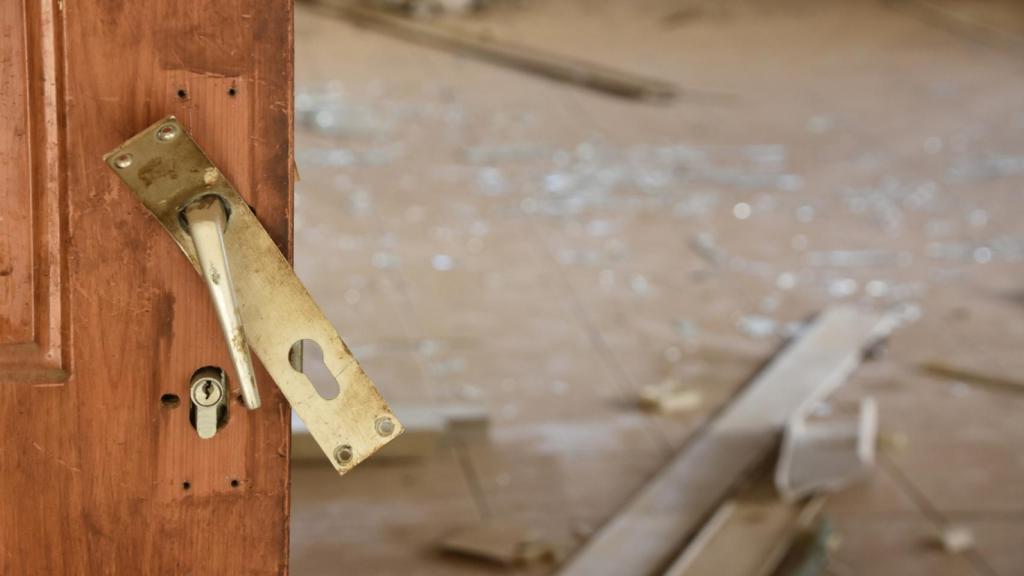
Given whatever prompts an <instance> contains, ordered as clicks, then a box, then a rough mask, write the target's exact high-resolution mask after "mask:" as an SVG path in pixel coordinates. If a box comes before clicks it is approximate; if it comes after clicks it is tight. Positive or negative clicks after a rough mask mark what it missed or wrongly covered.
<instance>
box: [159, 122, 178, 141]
mask: <svg viewBox="0 0 1024 576" xmlns="http://www.w3.org/2000/svg"><path fill="white" fill-rule="evenodd" d="M177 137H178V127H177V126H175V125H174V124H164V125H163V126H161V127H159V128H157V129H156V139H157V140H159V141H161V142H170V141H171V140H174V139H175V138H177Z"/></svg>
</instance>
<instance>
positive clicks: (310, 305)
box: [104, 116, 402, 474]
mask: <svg viewBox="0 0 1024 576" xmlns="http://www.w3.org/2000/svg"><path fill="white" fill-rule="evenodd" d="M168 127H170V128H168ZM161 128H163V129H165V130H167V129H176V130H177V133H176V135H175V136H174V137H173V138H170V139H167V140H161V139H159V138H157V131H158V130H159V129H161ZM125 154H130V155H131V160H130V163H128V162H126V161H125V160H124V158H125V156H124V155H125ZM119 159H120V160H121V161H120V164H122V165H123V164H128V165H127V166H125V167H120V166H119V162H118V161H119ZM104 160H105V161H106V162H107V164H108V165H109V166H110V167H111V169H113V170H114V172H116V173H117V175H118V176H120V178H121V179H122V180H123V181H124V182H125V184H127V185H128V187H129V188H131V190H132V191H133V192H134V193H135V195H136V196H137V197H138V198H139V200H140V201H141V202H142V203H143V205H145V206H146V208H148V209H149V210H150V212H152V213H153V215H154V216H155V217H156V218H157V220H159V221H160V223H161V224H162V225H163V227H164V228H165V229H166V230H167V232H168V233H169V234H170V235H171V236H172V237H173V238H174V240H175V241H176V242H177V243H178V246H179V247H180V248H181V250H182V252H184V254H185V256H186V257H187V258H188V259H189V260H190V261H191V262H192V264H193V266H195V267H196V271H197V272H200V269H199V263H198V259H197V257H196V253H195V248H194V246H193V244H192V240H191V238H190V237H189V235H188V232H186V231H185V229H184V228H183V227H182V224H181V219H180V218H179V212H180V210H181V207H182V206H184V205H186V204H188V203H189V202H190V201H192V200H194V199H196V198H198V197H201V196H204V195H208V194H216V195H217V196H220V197H221V198H222V199H223V200H224V201H225V203H226V205H227V207H228V211H229V213H230V214H229V218H228V225H227V228H226V230H225V231H224V245H225V247H226V250H227V255H228V262H229V265H230V268H231V273H232V276H233V279H234V284H235V291H236V295H237V298H238V308H239V313H240V314H241V318H242V324H243V325H244V327H245V333H246V335H247V337H248V340H249V345H250V346H251V348H252V350H253V351H255V352H256V355H257V356H259V358H260V360H261V361H262V362H263V365H264V366H265V367H266V369H267V371H268V372H269V373H270V376H271V377H272V378H273V379H274V381H275V383H277V385H278V387H279V388H280V389H281V391H282V392H283V393H284V395H285V397H286V398H287V399H288V402H289V403H290V404H291V406H292V409H294V410H295V412H296V413H297V414H298V415H299V417H300V418H301V419H302V421H303V422H305V424H306V426H307V427H308V428H309V431H310V433H311V434H312V436H313V438H314V439H315V440H316V441H317V443H318V444H319V445H320V447H321V448H322V449H323V451H324V453H325V454H326V455H327V458H328V459H329V460H330V461H331V464H332V465H333V466H334V467H335V469H336V470H337V471H338V472H339V473H340V474H343V473H345V472H346V471H348V470H350V469H351V468H352V467H353V466H355V465H356V464H358V463H359V462H361V461H362V460H364V459H366V458H367V457H369V456H370V455H371V454H373V453H374V452H376V451H377V450H378V449H380V448H381V447H382V446H383V445H384V444H386V443H387V442H389V441H390V440H392V439H394V438H395V437H397V436H398V435H399V434H401V432H402V427H401V424H399V423H398V420H397V418H395V416H394V414H392V412H391V410H390V409H389V408H388V406H387V403H385V401H384V399H383V398H382V397H381V395H380V393H379V392H378V391H377V389H376V387H375V386H374V385H373V382H371V381H370V378H369V377H368V376H367V375H366V373H365V372H363V369H362V368H361V367H360V366H359V363H358V362H357V361H356V359H355V358H354V357H353V356H352V354H351V352H349V349H348V347H347V346H346V345H345V343H344V342H343V341H342V339H341V337H340V336H339V335H338V333H337V331H335V329H334V327H333V326H332V325H331V323H330V322H329V321H328V320H327V318H326V317H325V316H324V314H323V312H321V311H320V308H319V307H318V306H317V304H316V302H314V301H313V299H312V297H311V296H310V295H309V293H308V292H307V291H306V288H305V287H304V286H303V285H302V283H301V282H300V281H299V279H298V278H297V277H296V276H295V273H294V272H293V271H292V268H291V266H290V265H289V263H288V261H287V260H286V259H285V257H284V256H283V255H282V254H281V252H280V250H278V248H277V246H276V245H275V244H274V241H273V239H271V237H270V235H269V234H267V231H266V230H265V229H264V228H263V226H262V224H260V222H259V220H257V218H256V216H255V215H254V214H253V213H252V210H250V208H249V206H248V205H247V204H246V203H245V201H244V200H243V199H242V197H241V196H239V194H238V192H236V191H235V189H234V187H233V186H232V185H231V183H230V182H228V181H227V179H226V178H225V177H224V175H223V174H222V173H221V172H220V170H218V169H217V167H216V166H214V165H213V164H212V163H211V162H210V160H209V159H208V158H207V157H206V155H205V154H204V153H203V152H202V150H200V149H199V146H198V145H197V144H196V143H195V141H193V140H192V138H191V137H190V136H189V135H188V133H187V132H186V131H185V128H184V126H182V125H181V124H180V123H179V122H178V121H177V119H176V118H174V117H173V116H168V117H167V118H165V119H163V120H161V121H160V122H157V123H155V124H153V125H152V126H150V127H149V128H146V129H145V130H143V131H142V132H140V133H139V134H136V135H135V136H133V137H132V138H131V139H129V140H128V141H127V142H125V143H124V144H122V145H121V146H119V147H118V148H116V149H115V150H113V151H111V152H109V153H108V154H106V155H105V156H104ZM304 339H309V340H314V341H316V342H317V344H319V346H320V348H321V350H323V351H324V363H325V364H326V365H327V368H328V369H329V370H330V372H331V374H333V375H334V377H335V379H336V380H337V382H338V385H339V387H340V393H339V394H338V395H337V396H336V397H335V398H333V399H331V400H326V399H324V398H323V397H321V396H320V395H319V394H318V393H317V391H316V390H315V389H314V387H313V385H312V383H311V382H310V381H309V379H308V378H307V377H306V375H305V374H303V373H302V372H299V371H297V370H295V369H294V368H293V367H292V365H291V363H290V361H289V351H290V350H291V349H292V346H293V345H294V344H295V343H296V342H299V341H301V340H304ZM382 419H390V420H391V422H393V423H394V425H393V427H391V426H386V425H385V426H379V425H378V422H379V421H382ZM378 429H381V430H383V431H390V434H388V435H387V436H385V435H383V434H382V433H380V432H378Z"/></svg>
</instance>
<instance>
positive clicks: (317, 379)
mask: <svg viewBox="0 0 1024 576" xmlns="http://www.w3.org/2000/svg"><path fill="white" fill-rule="evenodd" d="M301 344H302V370H299V371H300V372H302V373H303V374H305V375H306V378H309V381H310V382H311V383H312V384H313V388H314V389H316V393H317V394H319V395H320V397H321V398H323V399H324V400H333V399H335V398H337V397H338V394H340V393H341V385H340V384H338V380H337V379H335V377H334V375H333V374H332V373H331V371H330V369H328V368H327V364H326V363H324V352H323V350H321V349H320V345H319V344H317V343H316V341H315V340H309V339H306V340H303V341H302V342H301ZM292 366H295V362H292Z"/></svg>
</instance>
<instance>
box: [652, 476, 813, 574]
mask: <svg viewBox="0 0 1024 576" xmlns="http://www.w3.org/2000/svg"><path fill="white" fill-rule="evenodd" d="M758 483H759V484H760V485H761V486H755V487H754V488H753V490H754V491H759V492H762V493H761V494H760V495H759V496H754V497H751V496H749V495H746V494H744V495H741V496H739V497H737V498H734V499H731V500H729V501H728V502H725V503H724V504H722V505H721V506H720V507H719V508H718V510H716V511H715V515H714V516H712V518H711V520H710V521H708V523H707V524H705V525H704V527H703V528H702V529H701V531H700V533H699V534H698V535H697V536H696V537H695V538H694V540H693V542H692V543H691V544H690V545H689V546H687V547H686V550H685V551H683V553H682V554H681V555H680V556H679V558H677V559H676V561H675V562H673V563H672V566H671V567H669V569H668V570H667V571H666V572H665V574H664V576H768V575H770V574H774V573H775V569H776V567H778V565H779V564H780V563H781V562H782V560H783V558H785V557H786V554H787V552H788V551H789V550H790V548H791V547H792V546H793V545H794V544H795V543H796V542H797V541H798V540H799V539H800V537H801V536H803V535H804V534H805V533H807V532H809V531H811V530H812V529H813V528H814V524H815V523H816V522H817V520H818V518H819V516H820V513H821V509H822V504H823V503H824V500H823V498H822V497H817V498H812V499H811V500H808V501H805V502H791V501H785V500H782V499H781V498H779V497H778V495H776V494H773V493H771V491H770V487H771V478H770V476H769V475H767V474H766V475H764V477H763V478H761V479H760V481H759V482H758ZM764 487H768V488H769V490H767V491H766V490H764Z"/></svg>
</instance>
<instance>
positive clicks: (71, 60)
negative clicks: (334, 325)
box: [0, 0, 292, 575]
mask: <svg viewBox="0 0 1024 576" xmlns="http://www.w3.org/2000/svg"><path fill="white" fill-rule="evenodd" d="M291 82H292V43H291V4H290V2H287V1H283V0H246V1H237V0H236V1H227V2H225V1H214V0H207V1H201V0H191V1H184V2H172V1H170V0H166V1H159V2H157V1H153V2H125V3H116V2H108V1H99V0H76V1H74V2H71V1H61V2H52V3H48V2H42V3H33V2H27V1H24V2H23V1H22V0H0V104H2V106H0V182H2V186H3V188H2V191H0V218H2V219H3V222H2V225H0V574H4V575H15V574H32V575H35V574H90V575H92V574H159V573H166V574H214V573H218V574H280V573H284V572H285V571H286V565H287V549H288V546H287V534H288V530H287V528H288V527H287V519H288V453H289V449H290V446H289V410H288V407H287V404H285V402H284V400H283V397H282V396H281V394H280V393H279V391H278V389H277V387H276V386H275V385H274V384H273V382H272V381H271V380H270V379H269V378H268V377H267V376H266V373H265V372H264V371H263V370H262V369H261V368H259V369H258V384H259V388H260V393H261V395H262V397H263V406H262V407H261V408H260V409H259V410H256V411H247V410H245V409H244V407H242V406H241V404H240V403H239V402H236V401H233V402H232V403H231V409H230V410H231V415H230V420H229V422H228V424H227V426H226V427H225V428H223V429H222V430H221V431H220V432H219V433H218V434H217V435H216V437H214V438H213V439H211V440H200V439H199V437H198V436H197V435H196V432H195V430H194V429H193V428H192V426H191V424H190V423H189V400H188V387H189V380H190V377H191V375H192V373H193V372H194V371H195V370H196V369H198V368H200V367H203V366H208V365H213V366H220V367H223V368H224V369H225V370H226V371H227V373H228V375H229V378H231V379H234V371H233V368H232V364H231V362H230V359H229V357H228V355H227V350H226V346H225V344H224V340H223V336H222V334H221V332H220V328H219V326H218V324H217V321H216V317H215V314H214V310H213V307H212V304H211V302H210V300H209V297H208V296H207V294H206V289H205V286H204V285H203V283H202V281H201V279H200V278H199V277H198V276H197V275H196V273H195V271H194V269H193V268H192V267H191V265H190V264H189V263H188V262H187V260H186V259H185V258H184V257H183V256H182V255H181V253H180V251H179V249H178V247H177V246H176V245H175V243H174V241H173V240H172V239H171V238H170V237H169V236H168V235H167V234H166V233H165V232H164V231H163V230H162V229H161V227H160V225H159V224H158V223H157V222H156V220H155V219H153V218H152V216H150V215H149V213H148V212H147V211H146V210H145V209H144V208H143V207H142V206H141V205H140V204H139V202H138V200H136V199H135V197H134V196H133V194H132V193H131V192H130V191H129V190H128V189H127V188H125V187H124V186H123V185H122V184H121V182H120V180H119V179H118V178H117V177H116V175H114V174H113V173H112V172H111V171H110V170H109V169H108V168H107V167H106V165H105V164H104V162H103V160H102V155H103V154H104V153H105V152H107V151H108V150H110V149H112V148H114V147H115V146H117V145H118V144H120V143H121V142H123V141H124V140H126V139H127V138H128V137H130V136H132V135H134V134H135V133H136V132H138V131H139V130H141V129H142V128H145V127H146V126H149V125H150V124H152V123H153V122H155V121H156V120H158V119H160V118H162V117H163V116H165V115H167V114H169V113H173V114H175V115H177V116H178V117H179V118H180V119H181V121H182V123H183V124H184V125H185V126H187V127H188V128H189V130H190V131H191V133H192V135H193V137H194V138H195V139H196V141H197V142H199V144H200V145H201V146H202V147H203V148H204V150H205V151H206V152H207V154H208V155H209V156H210V158H211V159H212V160H213V161H214V162H215V163H216V164H217V165H218V166H219V167H220V168H221V169H222V170H223V171H224V173H225V174H226V175H227V176H228V177H229V178H230V179H231V181H232V182H233V183H234V185H235V187H236V188H237V189H238V191H239V193H240V194H241V195H242V196H243V197H245V198H246V200H247V201H248V202H249V203H250V204H251V205H252V207H253V209H254V211H255V213H256V215H257V216H258V217H259V218H260V220H261V222H262V223H263V225H264V226H265V227H266V228H267V230H268V232H269V233H270V234H271V236H272V237H273V238H274V239H275V241H276V242H277V244H278V246H279V247H280V248H281V249H282V251H284V253H285V254H289V255H290V249H291V216H292V209H291V206H292V189H291V170H290V168H291V150H292V145H291V114H292V112H291V111H292V103H291ZM231 387H232V390H233V395H237V386H235V385H232V386H231ZM174 396H176V397H177V398H178V402H177V403H176V404H175V402H174V400H173V397H174ZM162 398H163V400H162Z"/></svg>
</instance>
